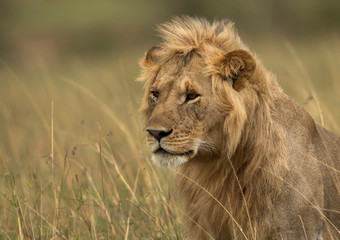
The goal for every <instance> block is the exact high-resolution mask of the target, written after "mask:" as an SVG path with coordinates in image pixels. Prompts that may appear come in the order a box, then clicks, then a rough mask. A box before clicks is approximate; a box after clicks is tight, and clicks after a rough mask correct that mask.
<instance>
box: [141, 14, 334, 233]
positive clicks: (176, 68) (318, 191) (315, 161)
mask: <svg viewBox="0 0 340 240" xmlns="http://www.w3.org/2000/svg"><path fill="white" fill-rule="evenodd" d="M159 32H160V33H161V35H162V37H163V40H164V41H163V42H162V43H161V44H160V45H159V46H155V47H153V48H151V49H150V50H149V51H148V52H147V53H146V55H145V57H144V58H143V59H142V62H141V65H142V74H141V78H140V79H141V80H142V81H144V82H145V84H146V86H145V87H146V91H145V96H144V99H143V101H142V106H141V112H142V114H143V116H144V117H145V121H146V129H145V130H146V131H147V137H146V139H147V143H148V145H149V147H150V149H151V151H152V161H153V162H154V163H155V164H156V165H159V166H165V167H178V169H179V170H178V171H179V173H178V174H177V180H178V181H177V183H178V186H177V188H178V191H179V193H180V194H181V195H182V197H183V198H184V199H185V202H186V206H187V215H188V219H189V220H188V227H187V228H186V229H187V232H188V236H189V237H190V238H191V239H260V240H262V239H287V240H292V239H294V240H296V239H309V240H311V239H340V232H339V229H340V197H339V192H340V177H339V173H340V171H339V163H340V139H339V137H337V136H335V135H334V134H333V133H331V132H329V131H327V130H326V129H324V128H322V127H320V126H318V125H316V124H315V122H314V121H313V119H312V118H311V116H310V115H309V114H308V113H307V112H306V111H305V110H304V109H303V108H302V107H300V106H299V105H298V104H297V103H295V102H294V100H292V99H291V98H290V97H288V96H287V95H286V94H285V93H283V91H282V90H281V88H280V87H279V85H278V83H277V81H276V78H275V76H274V75H273V74H271V73H270V72H269V71H268V70H267V69H265V68H264V67H263V66H262V64H261V62H260V61H259V60H258V59H257V57H256V56H254V55H253V54H252V53H251V52H250V51H249V49H248V48H247V47H246V46H245V45H244V44H243V43H242V41H241V40H240V38H239V36H238V34H237V33H236V31H235V30H234V28H233V23H231V22H228V21H215V22H213V23H209V22H207V21H206V20H204V19H198V18H190V17H177V18H174V19H172V20H171V21H170V22H168V23H165V24H163V25H161V26H160V27H159Z"/></svg>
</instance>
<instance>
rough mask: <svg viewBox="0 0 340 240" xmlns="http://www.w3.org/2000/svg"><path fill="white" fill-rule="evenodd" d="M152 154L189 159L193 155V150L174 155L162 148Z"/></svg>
mask: <svg viewBox="0 0 340 240" xmlns="http://www.w3.org/2000/svg"><path fill="white" fill-rule="evenodd" d="M153 153H154V154H166V155H170V156H181V157H191V156H192V155H193V154H194V151H193V150H189V151H186V152H183V153H175V152H170V151H167V150H165V149H164V148H161V147H160V148H158V149H157V150H156V151H154V152H153Z"/></svg>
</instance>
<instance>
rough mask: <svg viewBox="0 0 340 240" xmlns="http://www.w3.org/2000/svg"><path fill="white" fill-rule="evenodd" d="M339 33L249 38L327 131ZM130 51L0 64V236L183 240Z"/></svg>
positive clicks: (338, 85)
mask: <svg viewBox="0 0 340 240" xmlns="http://www.w3.org/2000/svg"><path fill="white" fill-rule="evenodd" d="M245 40H246V42H250V41H247V39H245ZM339 40H340V39H339V36H334V38H331V39H330V38H327V39H323V38H318V39H316V40H313V41H306V42H294V43H289V41H281V42H273V41H270V40H268V41H267V42H263V41H260V40H258V41H257V40H256V39H254V41H252V43H251V44H250V45H251V47H252V48H253V49H255V50H256V51H257V53H258V55H260V56H261V57H262V60H263V62H264V64H265V65H266V66H268V68H269V69H271V70H273V72H275V73H276V74H277V75H278V79H279V82H280V84H281V85H282V86H283V88H284V89H285V90H286V92H287V93H288V94H289V95H291V96H292V97H294V98H295V99H296V100H297V101H298V102H299V103H300V104H302V105H304V107H305V108H306V109H307V110H308V111H309V112H310V114H311V115H312V116H313V118H314V119H315V120H316V121H317V122H318V123H319V124H322V125H324V126H325V127H326V128H328V129H330V130H332V131H334V132H336V133H337V134H340V124H339V121H340V111H339V104H340V100H339V95H340V68H339V66H340V44H339V43H340V41H339ZM145 50H147V49H145ZM132 55H133V54H132ZM140 57H141V56H136V55H133V56H132V57H131V56H130V57H127V58H124V59H123V60H122V59H121V58H118V59H117V58H112V59H105V60H103V61H101V62H90V61H85V60H84V61H81V60H77V61H72V60H70V61H69V62H67V63H65V65H64V66H63V67H60V68H56V67H51V66H48V65H44V64H41V63H34V62H32V63H30V67H29V68H27V67H22V66H11V65H9V64H7V63H6V62H4V61H2V62H0V236H1V237H0V239H183V227H182V224H183V222H184V221H185V220H187V219H186V216H185V214H184V213H183V210H182V207H181V204H180V201H178V200H176V199H175V197H174V196H173V195H172V191H171V188H172V187H173V183H172V175H173V174H172V173H171V172H169V171H167V170H164V169H159V168H157V167H154V166H152V165H151V163H150V161H149V153H148V151H147V149H146V147H145V145H144V143H143V135H144V133H143V123H142V122H141V120H140V117H139V115H138V112H137V109H138V105H139V99H140V98H141V95H142V86H141V85H140V84H139V83H136V82H135V81H134V79H135V78H136V77H137V75H138V66H137V64H138V58H140Z"/></svg>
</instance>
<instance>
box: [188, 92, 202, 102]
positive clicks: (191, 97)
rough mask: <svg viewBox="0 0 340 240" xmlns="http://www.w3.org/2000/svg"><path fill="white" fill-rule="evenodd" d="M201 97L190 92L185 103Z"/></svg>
mask: <svg viewBox="0 0 340 240" xmlns="http://www.w3.org/2000/svg"><path fill="white" fill-rule="evenodd" d="M199 96H200V95H199V94H198V93H195V92H189V93H188V94H187V97H186V99H185V101H186V102H188V101H192V100H194V99H196V98H197V97H199Z"/></svg>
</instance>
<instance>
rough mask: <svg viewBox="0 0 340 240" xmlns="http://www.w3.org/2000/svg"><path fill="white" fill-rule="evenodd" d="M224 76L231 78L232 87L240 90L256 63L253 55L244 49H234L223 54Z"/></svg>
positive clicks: (252, 72) (253, 70) (227, 78)
mask: <svg viewBox="0 0 340 240" xmlns="http://www.w3.org/2000/svg"><path fill="white" fill-rule="evenodd" d="M223 60H224V65H225V67H224V71H225V72H224V74H223V75H224V76H223V77H224V78H225V79H226V80H231V81H232V84H233V88H234V89H235V90H236V91H240V90H241V89H242V88H244V86H245V81H246V80H248V79H250V77H251V76H252V75H253V74H254V72H255V68H256V63H255V59H254V57H253V56H252V55H251V54H250V53H249V52H247V51H245V50H235V51H232V52H229V53H227V54H226V55H225V56H224V59H223Z"/></svg>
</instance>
